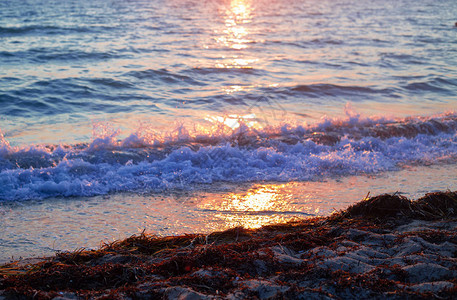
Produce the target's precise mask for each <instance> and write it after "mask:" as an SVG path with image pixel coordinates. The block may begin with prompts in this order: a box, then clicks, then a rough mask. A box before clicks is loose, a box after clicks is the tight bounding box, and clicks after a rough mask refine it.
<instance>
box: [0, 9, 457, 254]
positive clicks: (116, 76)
mask: <svg viewBox="0 0 457 300" xmlns="http://www.w3.org/2000/svg"><path fill="white" fill-rule="evenodd" d="M456 16H457V2H456V1H453V0H444V1H428V0H420V1H412V0H400V1H375V0H372V1H369V0H361V1H354V0H332V1H330V0H328V1H326V0H324V1H317V0H275V1H266V0H258V1H254V0H233V1H229V0H226V1H223V0H215V1H209V0H207V1H178V0H169V1H162V0H148V1H141V0H138V1H118V0H113V1H106V0H103V1H102V0H93V1H82V0H68V1H43V0H29V1H12V0H5V1H2V2H1V3H0V220H1V222H0V229H1V230H0V231H1V232H2V233H0V253H1V252H3V253H4V254H0V260H2V259H3V260H5V259H8V258H9V257H11V256H12V255H16V256H18V255H26V256H28V255H32V254H36V255H41V254H49V253H52V251H54V250H66V249H74V248H77V247H80V246H88V247H95V246H97V245H98V243H99V242H100V241H101V240H111V239H113V238H122V237H125V236H128V235H130V234H133V233H136V232H137V231H138V230H143V229H146V230H147V231H149V232H153V233H157V234H178V233H182V232H189V231H201V232H208V231H211V230H218V229H224V228H227V227H229V226H233V225H243V226H248V227H256V226H260V225H262V224H265V223H268V222H275V221H284V220H287V219H290V218H293V217H306V216H313V215H325V214H328V213H330V212H331V211H333V209H334V208H335V209H340V208H344V207H345V206H347V205H348V204H350V203H353V202H354V201H357V200H360V199H362V198H363V197H364V196H365V195H366V194H367V192H368V191H371V192H372V194H378V193H383V192H395V191H399V192H402V193H404V194H406V195H407V196H411V197H418V196H419V195H421V194H423V193H425V192H429V191H433V190H438V189H451V190H455V189H456V182H455V176H453V175H452V174H454V173H455V172H454V170H455V166H456V161H457V114H456V112H455V109H456V108H457V46H456V44H455V41H456V40H457V28H456V27H455V26H454V23H455V22H456V21H457V19H455V18H456ZM386 178H387V179H386ZM392 182H395V184H392ZM349 183H350V184H349ZM145 212H146V213H145ZM145 218H146V219H145ZM30 228H36V230H30Z"/></svg>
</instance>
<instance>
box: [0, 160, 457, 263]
mask: <svg viewBox="0 0 457 300" xmlns="http://www.w3.org/2000/svg"><path fill="white" fill-rule="evenodd" d="M455 168H456V166H455V165H442V166H429V167H423V166H419V167H411V168H408V169H405V170H402V171H399V172H393V173H388V174H384V175H377V176H350V177H343V178H340V179H331V180H326V181H323V182H288V183H264V184H261V183H256V184H245V185H241V186H239V185H238V186H234V185H230V184H220V185H212V186H209V187H208V186H207V187H200V188H199V189H196V190H194V191H170V192H167V193H160V194H143V195H139V194H134V193H121V194H113V195H108V196H98V197H91V198H80V197H76V198H64V199H62V198H60V199H58V198H55V199H47V200H45V201H27V202H26V203H13V204H12V203H3V204H1V205H0V216H1V218H2V220H3V224H2V228H3V229H4V230H2V231H1V233H0V241H2V243H0V253H1V255H0V263H6V262H9V261H11V260H17V259H20V258H21V257H24V258H25V257H40V256H50V255H53V254H54V253H55V252H57V251H71V250H76V249H79V248H80V247H85V248H88V249H95V248H98V247H99V246H100V245H102V244H103V243H109V242H112V241H114V240H119V239H123V238H126V237H129V236H131V235H134V234H140V233H141V232H143V231H145V232H147V233H149V234H155V235H158V236H166V235H178V234H185V233H210V232H213V231H220V230H225V229H228V228H232V227H235V226H243V227H245V228H258V227H260V226H262V225H267V224H272V223H278V222H286V221H289V220H293V219H295V218H308V217H313V216H327V215H329V214H331V213H332V212H334V211H337V210H342V209H345V208H347V207H348V206H349V205H351V204H354V203H355V202H358V201H360V200H362V199H364V198H365V197H366V196H367V195H368V192H369V193H370V195H371V196H375V195H378V194H381V193H399V194H401V195H405V196H407V197H408V198H411V199H417V198H420V197H422V196H423V195H424V194H425V193H427V192H433V191H438V190H441V191H445V190H447V189H450V188H451V186H456V185H457V178H456V177H455Z"/></svg>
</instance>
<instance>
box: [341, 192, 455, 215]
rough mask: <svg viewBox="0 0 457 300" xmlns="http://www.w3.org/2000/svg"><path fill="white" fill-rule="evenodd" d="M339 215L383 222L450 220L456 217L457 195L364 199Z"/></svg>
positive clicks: (434, 194) (395, 195)
mask: <svg viewBox="0 0 457 300" xmlns="http://www.w3.org/2000/svg"><path fill="white" fill-rule="evenodd" d="M340 215H341V216H342V217H364V218H378V219H383V220H385V219H386V218H392V217H398V218H400V217H402V218H405V217H406V218H416V219H421V220H429V221H430V220H439V219H443V218H452V217H457V193H456V192H451V191H448V192H436V193H429V194H426V195H425V196H424V197H422V198H420V199H418V200H416V201H411V200H409V199H408V198H406V197H404V196H401V195H397V194H394V195H389V194H383V195H380V196H376V197H372V198H366V199H364V200H362V201H360V202H358V203H356V204H354V205H352V206H350V207H348V208H347V209H346V210H345V211H343V212H341V213H340ZM400 220H401V219H400Z"/></svg>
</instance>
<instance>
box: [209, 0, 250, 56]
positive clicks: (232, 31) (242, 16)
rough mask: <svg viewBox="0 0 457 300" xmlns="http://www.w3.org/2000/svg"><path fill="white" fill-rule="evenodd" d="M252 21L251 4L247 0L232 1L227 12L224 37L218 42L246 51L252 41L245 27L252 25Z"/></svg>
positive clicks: (218, 39)
mask: <svg viewBox="0 0 457 300" xmlns="http://www.w3.org/2000/svg"><path fill="white" fill-rule="evenodd" d="M251 19H252V6H251V3H250V2H249V1H247V0H232V1H231V2H230V5H229V6H228V7H227V9H226V11H225V16H224V21H225V28H224V30H223V35H221V36H219V37H217V38H216V40H217V41H218V42H219V43H220V44H223V45H224V46H226V47H229V48H232V49H237V50H241V49H246V48H247V47H248V45H247V44H248V43H249V42H251V40H249V39H248V38H247V36H248V35H249V31H248V29H247V27H246V26H245V25H246V24H248V23H250V22H251ZM216 32H217V31H216Z"/></svg>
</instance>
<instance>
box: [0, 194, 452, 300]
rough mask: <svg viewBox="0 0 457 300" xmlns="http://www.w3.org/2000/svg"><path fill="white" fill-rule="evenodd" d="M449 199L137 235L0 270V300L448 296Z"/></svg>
mask: <svg viewBox="0 0 457 300" xmlns="http://www.w3.org/2000/svg"><path fill="white" fill-rule="evenodd" d="M456 213H457V195H456V193H455V192H441V193H432V194H427V195H425V196H424V197H422V198H420V199H418V200H416V201H410V200H409V199H407V198H406V197H403V196H399V195H395V194H394V195H380V196H376V197H372V198H367V199H365V200H363V201H361V202H359V203H356V204H355V205H353V206H351V207H349V208H348V209H347V210H345V211H342V212H338V213H336V214H334V215H332V216H330V217H321V218H311V219H303V220H295V221H291V222H288V223H284V224H275V225H269V226H265V227H262V228H260V229H256V230H254V229H245V228H241V227H237V228H232V229H229V230H226V231H223V232H215V233H211V234H209V235H203V234H188V235H182V236H169V237H157V236H153V235H148V234H146V233H144V232H143V233H142V234H140V235H138V236H132V237H129V238H127V239H125V240H122V241H117V242H113V243H110V244H105V245H103V246H102V247H101V248H100V249H98V250H84V249H79V250H77V251H74V252H64V253H58V254H57V255H56V256H55V257H52V258H48V259H45V260H43V261H41V262H38V263H34V264H23V263H22V264H21V263H20V262H16V263H12V264H9V265H4V266H0V299H2V297H5V298H8V299H9V298H12V299H21V298H36V299H52V298H55V297H63V298H68V299H79V298H81V299H101V298H104V299H106V298H111V299H120V298H132V299H151V298H158V299H161V298H165V299H175V298H186V297H187V298H195V299H224V298H232V299H246V298H259V299H275V298H290V299H293V298H319V299H322V298H326V299H338V298H344V299H358V298H387V299H399V298H404V297H409V298H419V299H426V298H427V299H428V298H430V297H437V298H443V299H447V298H452V297H453V296H455V294H456V293H457V279H456V278H457V262H456V259H455V258H456V257H457V234H456V232H457V231H456V229H457V216H456Z"/></svg>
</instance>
